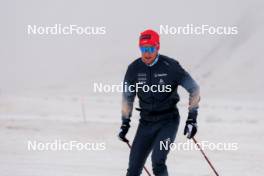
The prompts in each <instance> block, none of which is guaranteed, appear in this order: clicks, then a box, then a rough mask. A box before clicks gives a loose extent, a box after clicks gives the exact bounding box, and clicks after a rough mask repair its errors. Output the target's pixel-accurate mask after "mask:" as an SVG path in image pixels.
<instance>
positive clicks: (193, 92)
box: [177, 63, 200, 112]
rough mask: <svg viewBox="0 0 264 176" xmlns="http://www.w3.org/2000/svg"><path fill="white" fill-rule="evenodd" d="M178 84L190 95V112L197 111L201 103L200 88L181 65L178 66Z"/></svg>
mask: <svg viewBox="0 0 264 176" xmlns="http://www.w3.org/2000/svg"><path fill="white" fill-rule="evenodd" d="M177 70H178V73H177V74H178V75H179V77H178V78H179V80H178V83H179V85H181V86H182V87H183V88H184V89H186V90H187V91H188V93H189V108H188V109H189V112H192V111H197V109H198V108H199V101H200V88H199V86H198V84H197V83H196V82H195V80H194V79H193V78H192V77H191V75H190V74H189V73H188V72H187V71H185V70H184V69H183V68H182V67H181V65H180V64H179V63H178V65H177Z"/></svg>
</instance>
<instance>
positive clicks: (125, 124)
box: [118, 118, 130, 142]
mask: <svg viewBox="0 0 264 176" xmlns="http://www.w3.org/2000/svg"><path fill="white" fill-rule="evenodd" d="M129 122H130V119H126V118H122V125H121V127H120V132H119V134H118V137H119V139H120V140H121V141H123V142H128V139H127V138H126V134H127V132H128V130H129V128H130V125H129Z"/></svg>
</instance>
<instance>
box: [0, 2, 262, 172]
mask: <svg viewBox="0 0 264 176" xmlns="http://www.w3.org/2000/svg"><path fill="white" fill-rule="evenodd" d="M263 5H264V3H263V2H262V1H257V0H256V1H251V0H245V1H239V0H229V1H228V0H223V1H209V0H205V1H182V2H179V1H171V2H154V1H146V2H142V1H133V2H124V1H117V2H115V3H114V2H112V1H96V2H95V1H92V2H88V1H67V2H64V1H62V0H56V1H54V0H53V1H51V0H50V1H29V0H26V1H9V2H6V4H5V6H6V8H3V7H4V6H1V13H3V15H1V17H2V18H3V17H4V20H2V21H4V23H3V26H7V27H5V28H2V29H3V32H2V33H1V34H0V35H1V42H0V46H1V48H3V51H1V53H0V54H1V55H0V60H1V64H0V139H1V144H0V156H1V157H0V168H1V174H0V175H3V176H47V175H51V176H84V175H86V176H87V175H89V176H90V175H92V176H106V175H107V176H108V175H109V176H119V175H120V176H122V175H125V171H126V168H127V163H128V155H129V149H128V147H127V146H126V145H125V144H123V143H122V142H120V141H119V140H118V139H117V137H116V135H117V132H118V130H119V127H120V104H121V103H120V102H121V95H120V93H94V92H93V90H92V89H93V82H98V81H101V82H103V83H110V84H118V83H119V82H120V81H122V79H123V76H124V72H125V70H126V67H127V65H128V64H129V63H130V62H132V60H133V59H134V58H136V57H138V55H139V52H138V48H137V39H138V33H139V32H140V31H142V30H144V29H145V28H154V29H156V30H159V25H160V24H163V25H166V24H168V25H172V26H177V25H186V24H212V25H236V26H238V28H239V34H238V35H236V36H208V35H206V36H194V35H190V36H184V35H176V36H167V35H162V36H161V53H162V54H166V55H169V56H172V57H175V58H177V59H178V60H179V61H180V63H181V64H182V65H183V66H184V67H185V68H186V69H187V70H188V71H189V72H190V73H191V74H192V75H193V76H194V77H195V79H197V80H198V82H199V84H200V86H201V94H202V101H201V105H200V111H199V132H198V134H197V139H198V140H199V141H201V140H203V141H210V142H213V143H218V142H235V143H238V147H239V149H238V150H237V151H210V150H206V151H205V152H206V153H207V154H208V157H209V159H210V160H212V163H213V164H214V165H215V167H216V169H217V170H218V172H219V174H220V175H224V176H228V175H230V176H241V175H243V176H262V175H264V170H263V168H264V164H263V163H264V152H263V149H261V148H262V146H263V144H264V143H263V141H264V140H263V138H264V137H263V134H264V128H263V125H264V120H263V114H264V103H263V99H264V94H263V87H264V79H263V78H262V75H263V74H264V71H263V64H264V63H263V61H264V59H263V57H262V52H263V47H261V46H263V45H262V42H263V39H264V37H263V36H264V34H263V29H264V23H263V19H264V18H263V17H264V13H263ZM150 6H151V12H150V13H149V11H146V9H147V10H149V8H148V7H150ZM153 12H155V13H153ZM13 22H14V23H13ZM54 23H62V24H79V25H95V26H96V25H97V26H106V28H107V35H105V36H89V37H84V36H66V37H65V36H28V35H27V34H26V32H25V30H26V26H27V25H28V24H46V25H52V24H54ZM180 94H181V96H182V100H181V102H180V103H179V109H180V114H181V124H180V128H179V131H178V135H177V138H176V142H185V141H186V140H187V139H186V137H184V136H183V135H182V133H183V127H184V121H185V118H186V115H187V104H188V95H187V93H186V92H185V91H184V90H183V89H180ZM84 112H85V113H84ZM138 119H139V115H138V113H137V112H134V113H133V121H132V128H131V130H130V131H129V134H128V137H129V139H132V138H133V136H134V134H135V130H136V127H137V123H138ZM56 139H60V140H65V141H70V140H77V141H80V142H83V143H85V142H105V143H106V150H104V151H45V152H40V151H28V150H27V141H28V140H38V141H42V142H45V141H46V142H52V141H54V140H56ZM146 166H147V167H148V168H149V169H150V170H151V163H150V161H148V162H147V164H146ZM168 167H169V171H170V174H171V175H182V176H189V175H195V176H208V175H213V172H212V170H211V169H210V168H209V166H208V164H207V163H206V162H205V160H204V158H203V157H202V155H201V153H200V152H199V151H172V152H171V153H170V155H169V158H168ZM144 174H145V173H144Z"/></svg>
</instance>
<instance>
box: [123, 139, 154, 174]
mask: <svg viewBox="0 0 264 176" xmlns="http://www.w3.org/2000/svg"><path fill="white" fill-rule="evenodd" d="M126 143H127V145H128V147H129V148H130V149H131V145H130V144H129V141H127V142H126ZM143 168H144V170H145V171H146V173H147V174H148V176H151V174H150V172H149V171H148V169H147V168H146V167H145V166H143Z"/></svg>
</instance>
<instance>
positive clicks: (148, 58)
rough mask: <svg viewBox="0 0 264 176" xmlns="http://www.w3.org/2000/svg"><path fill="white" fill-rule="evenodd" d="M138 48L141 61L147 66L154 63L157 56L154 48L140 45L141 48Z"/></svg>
mask: <svg viewBox="0 0 264 176" xmlns="http://www.w3.org/2000/svg"><path fill="white" fill-rule="evenodd" d="M140 48H141V58H142V61H143V62H144V63H145V64H147V65H150V64H152V63H153V62H154V60H155V58H156V57H157V54H158V50H157V48H156V46H152V45H142V46H140Z"/></svg>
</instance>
